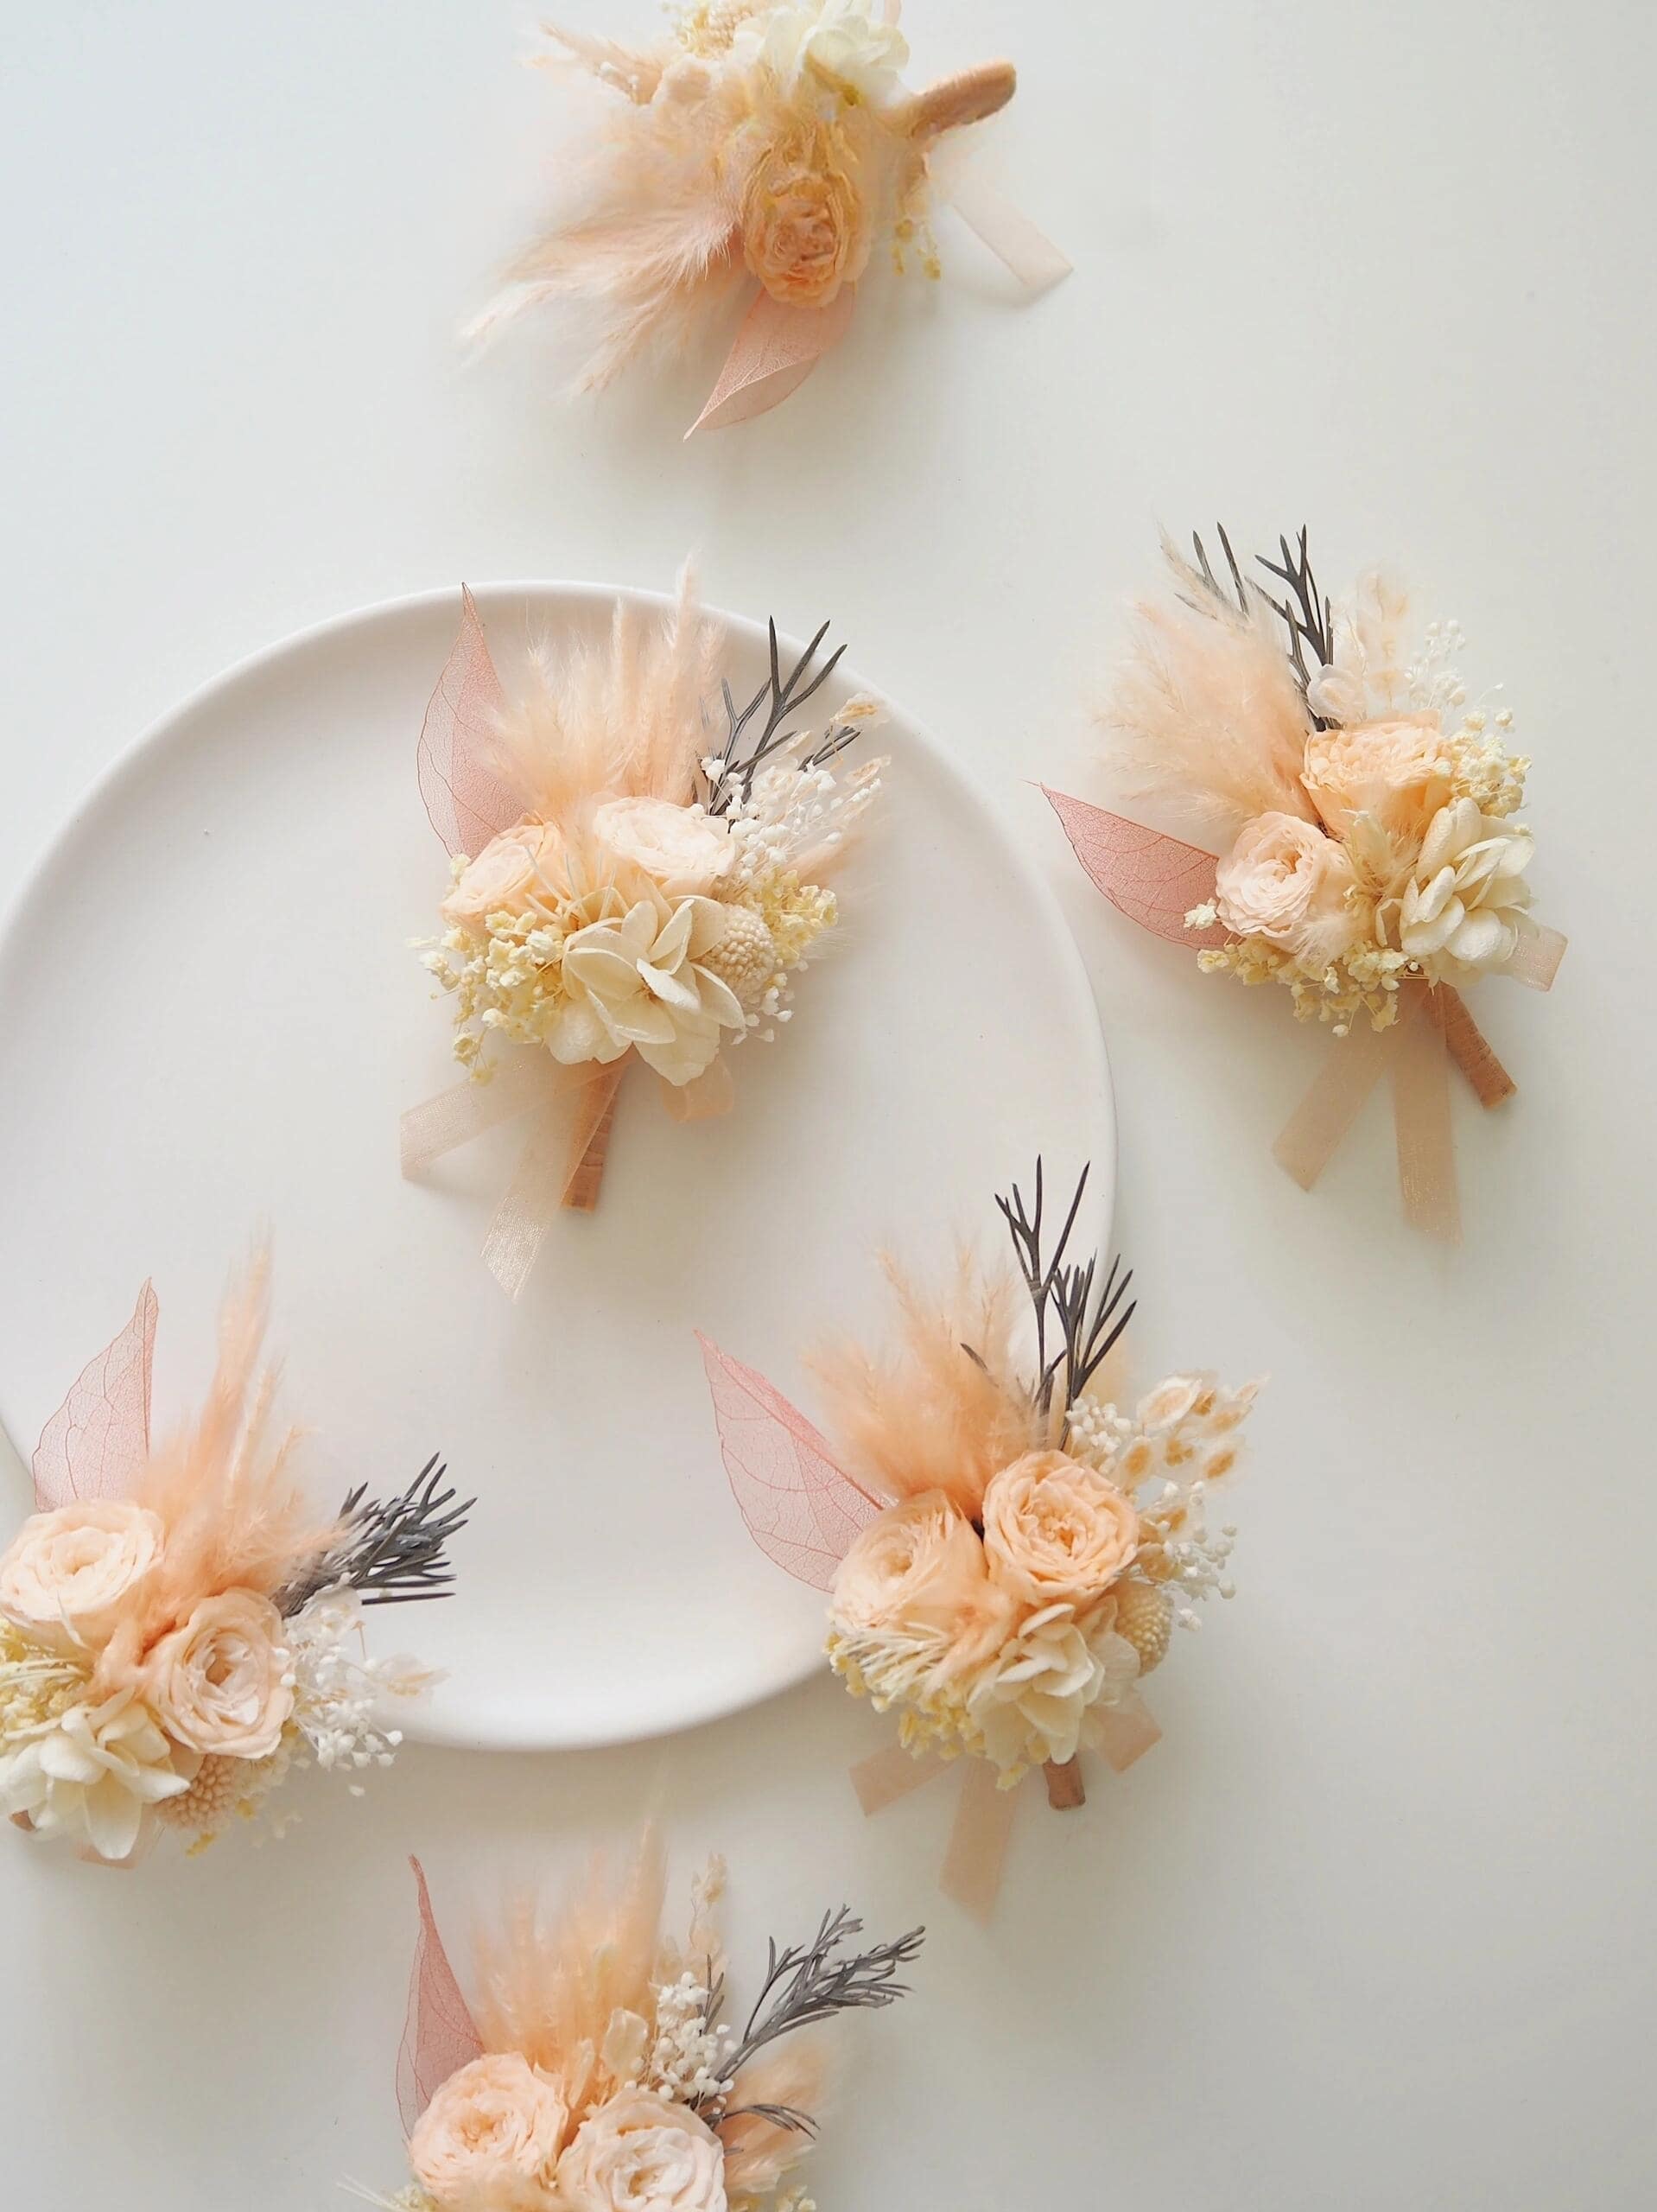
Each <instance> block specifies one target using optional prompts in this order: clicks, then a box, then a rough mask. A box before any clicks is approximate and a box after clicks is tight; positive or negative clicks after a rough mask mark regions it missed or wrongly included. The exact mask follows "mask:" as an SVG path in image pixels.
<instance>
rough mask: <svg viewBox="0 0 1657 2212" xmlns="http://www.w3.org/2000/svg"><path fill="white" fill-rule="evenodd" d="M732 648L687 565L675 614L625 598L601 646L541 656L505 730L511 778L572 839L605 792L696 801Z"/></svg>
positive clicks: (535, 657) (504, 720) (503, 764)
mask: <svg viewBox="0 0 1657 2212" xmlns="http://www.w3.org/2000/svg"><path fill="white" fill-rule="evenodd" d="M722 644H723V637H722V633H721V631H720V629H719V626H718V625H717V624H715V623H713V622H710V621H709V620H708V619H707V617H706V616H705V615H704V614H703V613H702V611H701V609H700V607H698V606H697V603H696V588H695V577H694V576H693V575H692V573H691V571H690V569H689V566H687V567H686V568H685V569H683V570H682V573H681V575H680V578H679V587H678V594H677V597H676V601H675V603H674V606H673V607H672V610H671V612H670V613H666V614H658V613H654V612H653V611H651V610H648V609H645V608H643V607H639V606H638V605H637V604H636V603H635V602H633V601H629V600H626V599H621V600H619V601H617V603H616V609H615V615H614V619H613V621H612V624H611V627H610V633H609V636H608V637H607V638H606V639H604V640H603V641H602V642H601V643H598V644H586V643H582V644H579V645H575V646H573V647H569V648H561V649H560V651H559V652H557V653H556V655H555V654H554V653H553V652H552V651H551V650H550V649H549V648H544V647H543V648H540V649H537V650H536V652H534V653H532V654H531V656H530V675H529V679H528V681H527V682H526V683H525V684H524V687H523V688H522V690H521V691H520V692H519V694H518V696H517V699H516V700H515V701H514V702H512V703H511V705H509V706H508V707H507V708H506V709H505V712H504V714H503V715H502V717H501V720H500V723H499V725H498V731H497V735H496V745H497V757H498V766H499V769H500V772H501V773H503V774H504V775H505V776H507V777H509V778H510V779H511V782H512V784H513V785H514V787H515V788H516V789H517V790H519V791H522V792H523V794H524V798H525V799H526V800H527V802H528V804H529V807H530V811H531V812H533V813H535V814H537V815H539V816H540V817H542V818H543V820H545V821H549V822H556V823H560V824H562V826H563V827H564V828H565V829H566V830H567V831H568V833H569V835H570V836H572V837H576V836H580V834H581V831H582V829H584V828H585V817H586V816H587V813H588V812H589V811H590V810H591V808H592V806H593V805H594V804H596V803H597V802H598V801H599V800H600V799H603V798H614V797H617V796H619V795H620V794H622V793H628V794H634V795H638V796H641V797H647V798H666V799H671V800H673V801H674V802H675V803H676V804H681V805H683V804H689V801H690V799H691V798H692V797H693V796H694V794H695V784H696V774H697V766H698V763H699V761H700V760H701V757H702V750H703V747H704V744H705V742H706V740H705V736H704V732H703V727H702V709H703V702H704V701H705V700H707V699H708V697H710V696H713V695H714V693H715V692H716V691H717V689H718V663H719V655H720V651H721V645H722Z"/></svg>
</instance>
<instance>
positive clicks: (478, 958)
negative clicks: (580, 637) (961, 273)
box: [402, 578, 886, 1296]
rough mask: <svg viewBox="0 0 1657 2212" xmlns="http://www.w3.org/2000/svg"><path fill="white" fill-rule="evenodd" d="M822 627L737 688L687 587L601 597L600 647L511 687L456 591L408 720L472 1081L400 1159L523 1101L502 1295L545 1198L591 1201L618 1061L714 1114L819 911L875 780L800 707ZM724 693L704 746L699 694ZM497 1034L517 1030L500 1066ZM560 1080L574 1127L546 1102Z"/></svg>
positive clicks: (534, 671) (436, 945)
mask: <svg viewBox="0 0 1657 2212" xmlns="http://www.w3.org/2000/svg"><path fill="white" fill-rule="evenodd" d="M827 632H828V625H827V624H826V623H825V624H824V625H823V626H822V629H820V630H819V631H818V632H817V633H816V636H815V637H814V638H813V639H812V640H811V642H810V644H809V645H808V646H807V647H806V649H805V651H804V652H803V653H802V654H801V655H800V656H799V658H797V661H796V662H795V663H794V664H793V666H792V667H790V668H789V669H787V670H786V671H784V665H783V661H782V658H781V655H780V652H779V650H778V639H777V631H776V626H775V625H774V624H773V625H772V626H771V632H770V643H771V664H770V670H769V673H768V675H767V677H766V678H765V682H764V683H761V685H760V686H759V690H757V691H756V692H755V693H754V694H753V696H752V698H750V699H748V700H747V701H746V703H742V704H739V702H738V701H737V699H736V698H735V696H734V695H733V692H732V690H731V686H730V684H729V683H728V682H727V681H724V680H722V679H721V673H720V664H721V658H722V657H723V652H724V639H723V637H722V634H721V632H720V630H719V629H718V627H717V626H715V625H714V624H713V623H711V622H709V621H708V620H706V619H705V618H704V617H703V616H702V614H701V613H699V611H698V610H697V607H696V606H695V599H694V596H693V594H692V591H691V587H690V584H689V579H688V578H686V579H685V580H683V581H682V583H681V588H680V592H679V596H678V600H677V602H676V605H675V607H673V609H672V610H671V612H670V613H665V614H661V615H657V614H651V613H644V611H642V610H641V609H640V607H638V604H637V603H636V602H633V601H629V600H626V599H618V601H617V602H616V609H615V617H614V621H613V627H612V631H611V634H610V638H609V640H608V642H607V644H606V645H604V646H602V647H598V646H592V647H587V646H576V647H572V648H571V649H569V650H568V652H565V653H564V654H562V656H561V657H559V658H554V656H553V655H552V654H551V653H550V652H541V653H538V654H536V655H534V656H533V657H532V658H531V661H530V671H529V680H528V683H527V686H526V688H525V690H524V693H523V695H522V696H520V697H519V698H517V700H515V701H512V702H508V700H507V698H506V696H505V691H504V690H503V689H502V687H501V683H500V680H499V678H498V676H497V674H496V672H495V669H494V664H493V663H492V660H491V658H490V654H489V648H488V645H487V644H486V640H485V638H484V633H483V627H482V624H481V622H480V621H479V616H478V611H477V607H476V606H475V604H474V602H473V599H472V596H471V594H470V593H466V594H463V612H462V618H461V628H460V639H459V641H458V643H457V644H456V645H455V647H454V652H453V653H452V654H451V655H450V658H449V660H448V664H447V665H446V667H445V669H444V671H443V674H442V676H441V678H440V680H439V683H438V685H437V689H436V690H435V693H434V694H433V696H432V701H431V704H430V707H429V709H428V711H427V715H426V719H425V723H424V727H423V728H422V732H421V739H420V753H419V770H420V787H421V791H422V796H423V798H424V799H425V802H426V806H427V811H428V813H429V816H430V817H431V822H432V826H433V827H434V829H435V830H436V831H437V834H438V836H440V837H441V839H442V841H443V842H444V844H445V845H446V846H447V847H448V851H449V854H450V855H451V860H452V867H453V881H452V884H451V887H450V890H449V893H448V898H447V899H445V900H444V902H443V907H442V918H443V921H444V924H445V929H444V933H443V935H442V936H441V938H437V939H436V940H435V941H431V940H428V941H426V943H425V944H424V946H423V948H422V950H423V957H424V959H425V963H426V966H427V967H428V969H429V970H430V971H431V973H432V974H433V975H434V976H435V978H436V979H437V982H438V983H439V984H440V986H441V988H442V989H443V990H444V991H446V992H447V993H448V994H449V995H451V997H452V999H453V1001H454V1024H455V1038H454V1055H455V1058H457V1059H458V1060H460V1062H461V1064H462V1065H464V1066H465V1067H466V1069H467V1082H465V1083H463V1084H460V1085H459V1086H458V1088H457V1089H456V1090H451V1091H448V1092H445V1093H444V1094H442V1095H441V1096H439V1097H437V1098H435V1099H433V1100H430V1101H429V1102H428V1103H426V1104H424V1105H422V1106H419V1107H416V1108H414V1109H411V1110H410V1111H409V1113H407V1114H405V1115H404V1116H403V1131H402V1155H403V1173H404V1174H405V1175H412V1174H415V1173H418V1172H419V1171H420V1170H421V1169H422V1168H423V1167H425V1166H427V1165H428V1164H429V1162H430V1161H431V1160H434V1159H435V1158H437V1157H438V1156H439V1155H440V1154H443V1153H445V1152H448V1151H449V1150H451V1149H452V1148H453V1147H454V1146H456V1145H459V1144H463V1143H465V1142H467V1141H468V1140H469V1139H471V1138H472V1137H473V1136H476V1135H479V1133H480V1132H481V1131H482V1130H483V1129H485V1128H490V1127H492V1126H493V1125H494V1124H496V1123H498V1122H503V1121H507V1120H510V1119H511V1118H512V1117H513V1116H516V1115H518V1114H520V1113H528V1112H531V1111H533V1112H534V1114H535V1122H534V1126H533V1128H532V1130H531V1134H530V1138H529V1141H528V1143H527V1146H526V1147H525V1151H524V1156H523V1160H522V1162H521V1164H520V1166H519V1168H518V1170H517V1174H516V1176H515V1177H514V1179H513V1181H512V1184H511V1187H510V1188H509V1189H508V1191H507V1192H506V1195H505V1198H503V1200H502V1202H501V1205H500V1207H499V1209H498V1211H497V1212H496V1215H495V1217H494V1220H493V1221H492V1224H491V1226H490V1230H489V1233H488V1236H487V1238H486V1243H485V1246H484V1257H485V1261H486V1264H487V1265H488V1266H489V1268H490V1269H491V1271H492V1273H493V1274H495V1275H496V1277H497V1279H498V1281H500V1282H501V1283H502V1285H503V1286H504V1287H505V1288H506V1289H507V1290H508V1291H509V1292H511V1294H513V1295H514V1296H515V1295H516V1294H517V1292H518V1291H519V1290H520V1289H521V1288H522V1287H523V1285H524V1282H525V1281H527V1280H528V1277H529V1273H530V1268H531V1267H532V1266H533V1264H534V1261H535V1255H536V1251H537V1249H538V1248H539V1245H540V1243H541V1240H542V1238H543V1236H544V1235H545V1232H546V1230H547V1227H548V1225H549V1222H550V1220H551V1219H552V1217H553V1216H554V1215H555V1214H556V1211H557V1209H558V1207H559V1206H560V1205H563V1206H569V1207H575V1208H577V1209H580V1210H582V1211H591V1209H592V1208H593V1207H594V1205H596V1204H597V1202H598V1195H599V1187H600V1180H601V1177H602V1171H603V1163H604V1157H605V1153H606V1147H607V1145H608V1142H609V1134H610V1127H611V1120H612V1116H613V1113H614V1109H615V1099H616V1092H617V1090H618V1087H619V1084H620V1082H621V1079H622V1077H623V1075H624V1073H625V1070H626V1068H627V1066H628V1065H630V1064H631V1063H632V1061H635V1060H637V1061H638V1062H640V1063H642V1064H643V1065H644V1066H645V1067H647V1068H649V1069H650V1070H651V1071H652V1072H653V1073H654V1074H655V1075H656V1076H657V1077H658V1078H659V1080H660V1084H661V1089H662V1096H663V1100H664V1102H665V1103H666V1105H667V1107H668V1109H669V1111H670V1113H671V1114H672V1115H673V1116H674V1117H675V1119H676V1120H679V1121H689V1120H693V1119H699V1118H702V1117H705V1116H710V1115H715V1114H722V1113H725V1112H727V1110H728V1109H729V1108H730V1106H731V1104H732V1102H733V1096H734V1087H733V1083H732V1077H731V1070H730V1065H729V1062H728V1059H727V1052H728V1051H729V1048H730V1047H731V1046H734V1045H738V1044H740V1043H741V1042H742V1041H743V1040H744V1039H746V1038H748V1037H759V1038H762V1039H774V1038H775V1037H776V1035H777V1034H778V1029H779V1027H780V1026H781V1025H784V1024H785V1023H787V1022H788V1021H789V1020H790V1019H791V1018H792V1009H791V1007H790V1003H789V1001H790V995H791V993H792V988H793V983H794V979H795V978H796V976H799V975H801V974H803V973H804V971H805V970H806V969H807V968H808V967H809V965H810V963H811V960H812V958H813V957H816V954H817V953H818V952H819V951H820V950H821V943H822V938H823V937H824V935H825V933H826V932H827V931H829V930H831V929H832V928H833V927H834V925H835V921H836V919H837V917H838V909H837V906H836V903H835V895H834V893H832V892H831V891H829V890H827V889H825V887H824V884H823V879H824V878H825V877H826V876H828V874H830V873H831V872H832V870H833V868H835V865H836V863H837V862H838V861H840V859H841V857H842V855H843V854H844V852H845V850H846V849H847V846H848V842H849V841H850V839H851V838H852V836H854V833H855V831H856V830H857V829H858V828H859V826H860V823H861V822H862V820H863V817H864V816H865V815H866V813H867V810H868V808H869V806H870V805H871V804H873V800H874V798H875V797H876V795H877V793H878V792H879V788H880V772H881V770H882V768H883V767H884V766H885V765H886V764H885V762H884V761H881V760H871V761H867V762H865V763H864V764H863V765H862V766H860V767H857V768H855V769H853V770H852V771H851V772H850V773H849V774H842V772H841V758H842V756H843V755H844V754H845V753H846V752H847V751H848V748H849V747H852V746H853V745H854V744H855V742H856V741H857V740H858V739H859V738H860V736H861V735H862V734H864V732H865V731H866V730H867V728H869V727H870V725H871V723H872V722H873V721H874V720H875V718H876V716H877V715H878V711H879V710H878V709H877V707H876V705H875V702H873V700H872V699H868V698H862V697H860V698H854V699H853V700H851V701H849V702H848V703H847V704H846V705H845V706H844V707H842V708H841V709H840V710H839V712H838V713H836V714H835V715H832V716H831V717H830V718H829V720H828V723H827V725H826V726H825V727H822V728H816V729H810V728H801V727H799V726H798V724H797V717H798V716H799V715H800V714H801V712H802V711H803V709H804V708H805V707H806V705H807V704H808V702H809V701H810V700H811V699H812V698H813V697H814V696H816V693H817V692H818V691H819V690H821V688H822V686H823V685H824V684H825V683H827V682H828V679H829V677H831V676H832V675H833V674H834V672H835V668H836V667H837V665H838V664H839V662H840V658H841V652H843V650H844V648H843V647H841V648H838V649H836V650H835V652H831V653H830V654H828V657H827V658H826V659H823V660H822V661H821V662H820V661H819V658H818V656H819V653H820V652H821V649H822V643H823V640H824V638H825V637H826V635H827ZM714 699H719V700H721V701H722V702H723V717H724V722H725V730H724V734H723V736H722V738H721V739H720V740H718V741H715V740H714V738H713V737H712V735H711V734H710V728H709V715H708V702H709V701H711V700H714ZM492 1037H495V1038H498V1039H500V1040H501V1042H502V1043H503V1044H505V1045H507V1046H513V1047H517V1046H528V1047H529V1048H530V1050H529V1051H528V1052H523V1053H517V1052H513V1053H511V1054H510V1055H509V1056H508V1057H507V1058H506V1060H505V1065H501V1064H500V1062H499V1061H498V1059H497V1058H496V1057H494V1056H492V1055H491V1054H489V1053H488V1052H487V1051H486V1047H487V1046H488V1043H489V1040H490V1039H491V1038H492ZM571 1088H574V1090H575V1092H576V1094H577V1096H576V1107H575V1126H574V1129H573V1131H572V1130H571V1129H570V1128H569V1127H568V1115H567V1113H566V1110H565V1108H564V1105H563V1103H562V1093H563V1092H564V1091H565V1090H569V1089H571Z"/></svg>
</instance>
